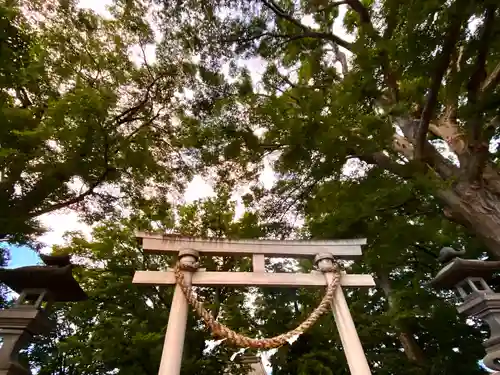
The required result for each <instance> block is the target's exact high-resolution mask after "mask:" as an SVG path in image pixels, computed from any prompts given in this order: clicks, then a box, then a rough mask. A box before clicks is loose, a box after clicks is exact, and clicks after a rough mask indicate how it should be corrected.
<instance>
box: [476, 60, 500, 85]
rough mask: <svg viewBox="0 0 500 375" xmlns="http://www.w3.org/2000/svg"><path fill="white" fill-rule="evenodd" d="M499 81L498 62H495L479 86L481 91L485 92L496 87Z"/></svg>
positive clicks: (499, 68) (499, 70)
mask: <svg viewBox="0 0 500 375" xmlns="http://www.w3.org/2000/svg"><path fill="white" fill-rule="evenodd" d="M499 83H500V63H498V64H497V66H496V67H495V69H493V71H492V72H491V73H490V75H489V76H488V77H487V78H486V79H485V80H484V83H483V85H482V86H481V91H482V92H486V91H489V90H491V89H492V88H494V87H496V86H497V85H498V84H499Z"/></svg>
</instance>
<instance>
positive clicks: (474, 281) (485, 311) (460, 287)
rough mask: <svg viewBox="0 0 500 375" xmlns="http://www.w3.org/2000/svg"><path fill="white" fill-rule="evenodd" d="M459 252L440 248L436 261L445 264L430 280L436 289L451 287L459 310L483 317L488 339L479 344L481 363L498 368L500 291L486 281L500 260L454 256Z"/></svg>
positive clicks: (499, 363) (469, 314)
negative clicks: (484, 354) (483, 350)
mask: <svg viewBox="0 0 500 375" xmlns="http://www.w3.org/2000/svg"><path fill="white" fill-rule="evenodd" d="M461 254H462V253H459V252H455V251H454V250H453V249H451V248H443V249H442V250H441V253H440V260H441V261H442V262H443V263H445V266H444V267H443V268H442V269H441V271H439V273H438V274H437V275H436V277H435V278H434V279H433V280H432V285H433V286H434V287H435V288H437V289H454V291H455V293H456V294H457V296H458V298H459V299H460V304H459V305H458V306H457V310H458V312H459V313H463V314H466V315H467V316H471V317H477V318H479V319H482V320H484V321H485V322H486V323H487V324H488V326H489V328H490V338H489V339H488V340H486V341H485V342H484V343H483V345H484V347H485V349H486V356H485V357H484V359H483V362H484V365H485V366H486V367H488V368H490V369H492V370H495V371H499V370H500V293H495V292H494V291H493V290H491V288H490V286H489V285H488V283H487V282H486V280H489V279H490V278H491V277H492V276H493V275H494V274H496V273H497V272H499V271H500V261H483V260H471V259H462V258H458V257H454V255H461Z"/></svg>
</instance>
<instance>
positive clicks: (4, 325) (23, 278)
mask: <svg viewBox="0 0 500 375" xmlns="http://www.w3.org/2000/svg"><path fill="white" fill-rule="evenodd" d="M40 257H41V258H42V261H43V262H44V263H45V266H28V267H19V268H14V269H0V282H2V283H4V284H6V285H7V286H8V287H9V288H11V289H12V290H14V291H15V292H16V293H18V294H19V297H18V299H17V300H16V301H15V303H14V306H13V307H11V308H9V309H6V310H0V335H1V336H2V338H3V345H2V347H1V349H0V375H28V374H31V372H30V370H29V369H27V368H25V367H23V366H22V365H21V364H20V363H19V362H18V355H19V351H20V350H21V349H23V348H24V347H26V346H27V345H28V344H29V342H30V341H31V339H32V337H33V336H35V335H39V334H44V333H48V332H49V331H50V330H51V328H52V326H51V324H50V321H49V319H48V311H49V309H50V307H51V305H52V304H53V303H54V302H72V301H82V300H84V299H86V298H87V295H86V294H85V292H84V291H83V290H82V289H81V287H80V285H78V282H77V281H76V280H75V279H74V278H73V274H72V269H73V267H74V266H73V265H72V264H71V262H70V257H69V256H67V255H64V256H49V255H40Z"/></svg>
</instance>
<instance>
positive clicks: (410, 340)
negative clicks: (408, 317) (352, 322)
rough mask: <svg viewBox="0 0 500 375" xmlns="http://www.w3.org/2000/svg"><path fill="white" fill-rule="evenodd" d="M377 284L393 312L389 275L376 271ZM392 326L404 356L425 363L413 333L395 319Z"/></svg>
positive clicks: (395, 307)
mask: <svg viewBox="0 0 500 375" xmlns="http://www.w3.org/2000/svg"><path fill="white" fill-rule="evenodd" d="M377 284H378V286H379V287H380V288H381V289H382V290H383V292H384V294H385V296H386V298H387V304H388V306H389V311H392V312H395V311H397V309H398V307H397V305H396V304H395V302H394V297H393V293H392V287H391V282H390V280H389V277H388V276H387V274H386V273H384V272H378V273H377ZM394 328H396V330H397V331H398V332H397V335H398V339H399V341H400V342H401V346H402V347H403V350H404V352H405V354H406V357H407V358H408V359H409V360H410V361H412V362H415V363H417V364H419V365H424V363H425V355H424V353H423V351H422V349H421V348H420V346H419V345H418V343H417V341H416V340H415V337H414V336H413V334H412V333H411V332H410V330H408V329H407V328H406V327H405V326H404V324H402V323H401V322H398V321H395V322H394Z"/></svg>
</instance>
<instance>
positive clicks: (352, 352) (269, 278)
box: [133, 233, 375, 375]
mask: <svg viewBox="0 0 500 375" xmlns="http://www.w3.org/2000/svg"><path fill="white" fill-rule="evenodd" d="M137 237H138V239H139V240H140V241H142V247H143V249H144V251H145V252H146V253H150V254H177V255H178V261H179V262H180V264H184V265H186V266H188V268H189V266H190V265H193V264H195V263H196V262H197V260H198V258H199V255H200V254H201V255H204V256H251V257H252V265H253V272H208V271H205V270H202V269H199V270H197V271H196V272H189V271H183V275H184V282H185V283H186V284H188V285H199V286H235V287H246V286H261V287H266V286H272V287H295V288H297V287H320V286H323V287H324V286H326V285H328V284H329V283H330V282H331V281H332V278H333V277H334V276H333V274H332V273H331V272H320V271H312V272H311V273H270V272H266V270H265V268H264V262H265V258H266V257H279V258H312V257H316V258H315V262H316V265H317V266H318V268H319V269H320V270H324V269H328V267H330V268H331V267H332V265H333V261H334V259H335V258H336V259H356V258H358V257H359V256H361V245H365V244H366V240H335V241H288V240H287V241H277V240H276V241H275V240H250V241H249V240H238V241H228V240H198V239H187V238H178V237H166V236H163V235H161V234H160V235H158V234H147V233H138V235H137ZM133 283H134V284H142V285H149V286H159V285H173V284H176V277H175V273H174V271H173V270H171V269H169V270H167V271H147V270H146V271H136V272H135V275H134V279H133ZM340 286H342V287H373V286H375V282H374V280H373V277H372V276H371V275H349V274H345V273H344V272H343V273H342V275H341V278H340ZM340 286H339V287H337V288H336V290H335V294H334V298H333V301H332V304H331V308H332V312H333V315H334V318H335V322H336V325H337V329H338V331H339V336H340V339H341V342H342V346H343V348H344V353H345V355H346V358H347V363H348V365H349V369H350V372H351V374H352V375H370V374H371V372H370V368H369V366H368V362H367V360H366V357H365V354H364V351H363V348H362V346H361V342H360V340H359V336H358V333H357V331H356V328H355V326H354V322H353V319H352V316H351V313H350V311H349V307H348V305H347V302H346V299H345V296H344V293H343V291H342V288H341V287H340ZM188 309H189V306H188V302H187V300H186V297H185V295H184V293H183V291H182V289H181V287H180V286H179V285H178V284H177V285H176V287H175V291H174V296H173V299H172V305H171V307H170V315H169V319H168V326H167V332H166V334H165V342H164V346H163V352H162V358H161V363H160V369H159V372H158V374H159V375H179V374H180V369H181V359H182V353H183V347H184V337H185V333H186V325H187V315H188Z"/></svg>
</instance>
